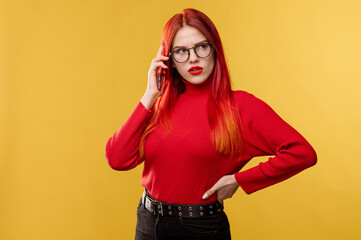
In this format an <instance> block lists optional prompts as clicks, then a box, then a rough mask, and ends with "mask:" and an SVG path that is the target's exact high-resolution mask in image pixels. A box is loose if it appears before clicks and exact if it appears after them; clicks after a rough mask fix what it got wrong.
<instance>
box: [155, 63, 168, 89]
mask: <svg viewBox="0 0 361 240" xmlns="http://www.w3.org/2000/svg"><path fill="white" fill-rule="evenodd" d="M166 73H167V72H166V70H165V69H164V68H162V67H159V68H158V71H157V75H158V78H157V80H158V81H157V88H158V90H159V91H160V90H161V89H162V79H163V78H164V77H165V74H166Z"/></svg>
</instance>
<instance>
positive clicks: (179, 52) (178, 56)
mask: <svg viewBox="0 0 361 240" xmlns="http://www.w3.org/2000/svg"><path fill="white" fill-rule="evenodd" d="M193 49H194V52H195V54H196V55H197V56H198V57H200V58H205V57H208V56H209V54H210V53H211V46H210V44H209V43H203V44H199V45H197V46H195V47H193ZM189 55H190V49H186V48H179V49H176V50H174V53H173V58H174V60H176V61H177V62H180V63H181V62H185V61H187V60H188V58H189Z"/></svg>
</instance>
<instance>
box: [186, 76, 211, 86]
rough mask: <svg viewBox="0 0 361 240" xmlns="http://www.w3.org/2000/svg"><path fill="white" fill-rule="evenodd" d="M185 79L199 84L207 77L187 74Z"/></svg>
mask: <svg viewBox="0 0 361 240" xmlns="http://www.w3.org/2000/svg"><path fill="white" fill-rule="evenodd" d="M184 79H185V80H187V82H190V83H193V84H201V83H203V82H205V81H207V79H208V77H205V76H192V75H191V76H187V77H186V78H184Z"/></svg>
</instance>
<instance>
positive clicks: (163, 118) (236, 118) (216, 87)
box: [139, 9, 243, 160]
mask: <svg viewBox="0 0 361 240" xmlns="http://www.w3.org/2000/svg"><path fill="white" fill-rule="evenodd" d="M184 25H188V26H191V27H195V28H197V29H198V30H199V31H200V32H201V33H203V35H204V36H205V37H206V38H207V39H208V40H209V41H210V43H211V44H212V45H213V47H214V49H215V53H216V54H215V55H216V57H215V66H214V69H213V72H212V74H211V75H210V79H209V80H211V83H212V84H211V91H210V94H209V96H208V103H207V108H208V122H209V126H210V130H211V139H212V143H213V144H214V146H215V147H216V150H217V151H218V152H219V153H223V154H224V155H229V156H231V157H234V156H238V155H240V154H241V149H242V137H241V131H242V130H243V129H242V125H241V119H240V115H239V113H238V111H237V110H236V109H235V108H234V107H233V106H232V105H231V100H230V99H231V92H232V90H231V84H230V78H229V74H228V69H227V64H226V61H225V57H224V53H223V47H222V42H221V39H220V37H219V34H218V31H217V29H216V27H215V26H214V24H213V23H212V21H211V20H210V19H209V18H208V17H207V16H206V15H205V14H204V13H202V12H200V11H198V10H195V9H185V10H183V12H182V13H180V14H176V15H174V16H173V17H172V18H171V19H170V20H169V21H168V22H167V24H166V25H165V27H164V29H163V34H162V44H163V45H164V52H163V55H165V56H169V52H170V49H171V46H172V41H173V38H174V36H175V34H176V33H177V31H178V30H179V29H181V28H182V27H183V26H184ZM166 65H167V66H168V69H167V73H166V76H165V81H164V84H163V93H162V94H161V95H160V96H159V97H158V98H157V100H156V101H155V103H154V104H153V107H152V108H153V109H152V111H153V116H152V118H150V120H149V122H148V123H147V124H146V127H145V129H144V131H143V134H142V137H141V139H140V143H139V156H140V159H142V160H144V155H145V154H144V145H145V140H146V137H147V135H149V134H150V133H151V132H152V131H153V130H154V128H156V127H157V126H159V125H162V126H163V127H165V128H166V129H168V131H171V129H172V124H171V122H170V119H169V113H170V112H171V111H172V109H173V107H174V105H175V103H176V100H177V97H178V95H179V94H181V93H182V92H183V91H184V89H185V85H184V83H183V81H182V77H181V75H180V74H179V73H178V72H177V70H176V69H175V68H173V67H171V66H172V60H171V59H169V61H167V63H166ZM209 80H208V81H209Z"/></svg>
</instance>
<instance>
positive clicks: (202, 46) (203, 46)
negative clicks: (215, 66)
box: [198, 44, 207, 48]
mask: <svg viewBox="0 0 361 240" xmlns="http://www.w3.org/2000/svg"><path fill="white" fill-rule="evenodd" d="M198 47H199V48H206V47H207V44H201V45H198Z"/></svg>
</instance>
